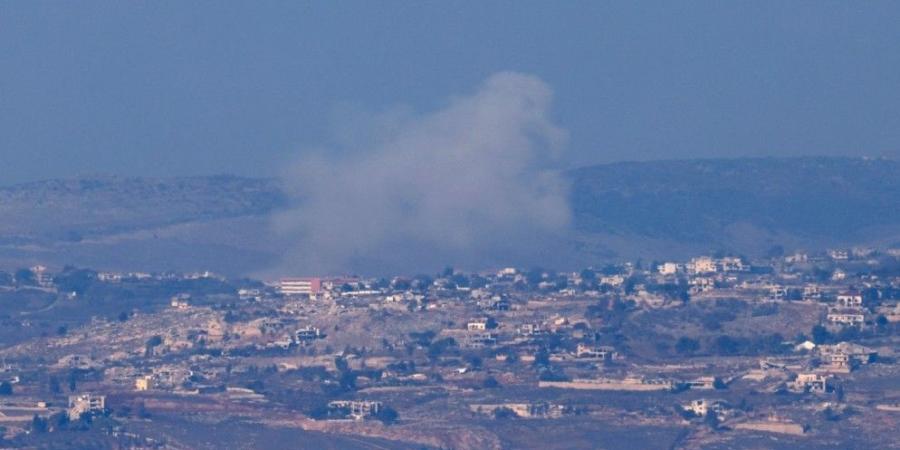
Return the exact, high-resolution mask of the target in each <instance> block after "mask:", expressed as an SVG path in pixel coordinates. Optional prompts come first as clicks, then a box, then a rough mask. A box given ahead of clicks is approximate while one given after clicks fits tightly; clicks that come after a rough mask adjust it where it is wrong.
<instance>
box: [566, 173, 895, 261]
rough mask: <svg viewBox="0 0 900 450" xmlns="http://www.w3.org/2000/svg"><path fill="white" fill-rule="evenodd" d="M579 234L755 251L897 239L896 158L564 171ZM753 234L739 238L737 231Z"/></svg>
mask: <svg viewBox="0 0 900 450" xmlns="http://www.w3.org/2000/svg"><path fill="white" fill-rule="evenodd" d="M568 175H569V177H570V179H571V180H572V205H573V209H574V213H575V217H576V220H575V222H576V227H577V229H578V231H579V233H581V234H586V235H591V234H598V233H599V234H604V233H606V234H614V235H615V234H622V235H628V236H631V238H632V239H635V238H639V237H647V238H652V239H661V240H666V241H677V242H678V243H680V244H691V245H697V246H700V247H703V246H707V247H721V248H722V249H727V250H737V251H745V252H751V253H755V252H754V251H753V250H756V253H758V251H759V250H760V248H759V247H760V246H759V245H758V244H768V243H777V241H778V240H779V239H781V240H784V241H786V242H785V243H787V244H791V243H793V244H795V245H813V246H819V245H829V244H853V243H867V242H872V241H877V240H879V239H881V240H884V239H887V240H890V239H892V238H894V239H896V238H898V237H900V235H898V234H896V231H897V229H898V226H900V162H897V161H893V160H886V159H862V158H825V157H805V158H753V159H719V160H686V161H657V162H641V163H615V164H606V165H599V166H592V167H586V168H582V169H577V170H573V171H571V172H569V174H568ZM742 231H743V232H744V233H748V234H750V235H752V236H754V237H755V239H756V240H759V239H762V240H763V241H768V242H757V245H756V247H757V248H755V249H754V248H753V247H754V245H752V244H751V243H744V242H739V241H740V239H739V238H740V236H735V234H740V233H741V232H742Z"/></svg>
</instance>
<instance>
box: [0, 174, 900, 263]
mask: <svg viewBox="0 0 900 450" xmlns="http://www.w3.org/2000/svg"><path fill="white" fill-rule="evenodd" d="M566 177H567V178H568V180H569V181H570V182H571V191H570V192H571V196H570V198H571V201H570V207H571V210H572V212H573V217H574V221H573V224H572V227H571V230H570V231H568V234H569V236H566V237H565V241H566V242H569V244H568V245H563V246H561V248H559V252H558V253H557V254H554V255H544V256H545V257H544V258H542V261H509V264H520V265H532V264H537V263H540V262H542V263H544V264H546V263H548V262H549V263H552V264H556V267H557V268H561V269H563V268H569V267H566V266H567V265H571V266H572V268H574V267H578V266H582V265H588V264H597V263H600V262H603V261H608V260H616V259H625V258H634V257H646V258H661V257H684V256H690V255H693V254H697V253H702V252H712V251H724V252H732V253H741V254H747V255H760V254H764V253H766V252H768V251H770V250H771V249H772V248H773V247H775V246H782V247H783V248H785V249H787V250H792V249H794V248H807V249H811V250H814V249H819V248H824V247H830V246H850V245H882V246H885V245H896V244H897V243H900V163H898V162H897V161H892V160H884V159H858V158H857V159H850V158H786V159H780V158H766V159H722V160H685V161H657V162H631V163H616V164H606V165H598V166H592V167H586V168H581V169H576V170H572V171H569V172H567V173H566ZM289 204H290V199H289V198H288V196H287V195H286V194H285V193H283V191H282V189H281V187H280V183H279V182H278V181H277V180H273V179H252V178H241V177H233V176H216V177H190V178H168V179H151V178H122V177H84V178H78V179H71V180H49V181H41V182H32V183H27V184H19V185H15V186H10V187H5V188H0V264H4V265H9V264H14V263H13V262H12V261H14V260H17V262H16V263H15V264H21V261H22V260H28V261H33V262H35V263H38V262H42V263H45V264H51V265H64V264H74V265H83V266H91V267H97V268H104V269H121V270H169V269H172V270H203V269H209V270H214V271H219V272H222V273H226V274H232V275H235V274H248V273H254V272H259V271H265V270H269V269H271V268H273V267H277V266H278V265H279V261H280V260H281V258H282V257H283V255H282V252H283V250H282V249H284V248H293V247H291V246H287V245H286V244H288V243H290V242H291V241H292V237H291V236H286V235H279V234H277V233H274V232H273V228H272V220H271V215H272V214H273V213H276V212H278V211H281V210H282V209H283V208H285V207H286V206H287V205H289ZM432 269H434V268H422V269H421V270H422V271H428V270H432ZM471 269H482V268H481V267H472V268H471Z"/></svg>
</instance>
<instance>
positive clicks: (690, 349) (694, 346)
mask: <svg viewBox="0 0 900 450" xmlns="http://www.w3.org/2000/svg"><path fill="white" fill-rule="evenodd" d="M699 349H700V343H699V342H697V340H696V339H691V338H689V337H687V336H682V337H680V338H678V341H677V342H675V351H676V352H678V353H679V354H681V355H692V354H694V353H695V352H696V351H697V350H699Z"/></svg>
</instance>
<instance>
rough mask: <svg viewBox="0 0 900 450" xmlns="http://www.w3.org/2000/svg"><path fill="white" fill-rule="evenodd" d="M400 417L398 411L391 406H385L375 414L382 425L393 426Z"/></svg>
mask: <svg viewBox="0 0 900 450" xmlns="http://www.w3.org/2000/svg"><path fill="white" fill-rule="evenodd" d="M399 416H400V415H399V414H397V411H396V410H394V408H391V407H390V406H385V407H383V408H381V409H380V410H379V411H378V412H377V413H375V418H376V419H378V420H380V421H381V423H383V424H385V425H391V424H393V423H394V422H396V421H397V418H398V417H399Z"/></svg>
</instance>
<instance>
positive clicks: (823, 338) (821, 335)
mask: <svg viewBox="0 0 900 450" xmlns="http://www.w3.org/2000/svg"><path fill="white" fill-rule="evenodd" d="M809 334H811V335H812V340H813V342H815V343H816V344H825V343H827V342H828V341H830V340H831V333H829V332H828V329H826V328H825V327H823V326H822V325H815V326H813V327H812V330H811V331H810V333H809Z"/></svg>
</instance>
